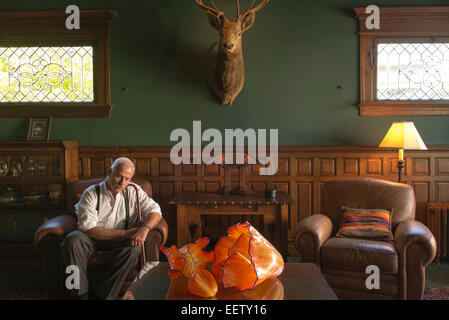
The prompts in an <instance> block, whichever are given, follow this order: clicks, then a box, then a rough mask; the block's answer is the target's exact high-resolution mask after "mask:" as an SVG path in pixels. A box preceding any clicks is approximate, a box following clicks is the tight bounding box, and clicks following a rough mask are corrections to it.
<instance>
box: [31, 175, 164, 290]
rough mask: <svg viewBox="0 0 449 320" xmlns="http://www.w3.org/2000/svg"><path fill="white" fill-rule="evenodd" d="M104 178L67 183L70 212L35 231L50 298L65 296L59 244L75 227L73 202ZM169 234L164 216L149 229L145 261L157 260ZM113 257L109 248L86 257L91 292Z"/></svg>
mask: <svg viewBox="0 0 449 320" xmlns="http://www.w3.org/2000/svg"><path fill="white" fill-rule="evenodd" d="M103 180H104V178H96V179H89V180H80V181H75V182H72V183H71V184H69V186H68V191H67V196H68V206H69V211H70V212H69V213H70V214H67V215H62V216H58V217H55V218H52V219H50V220H48V221H46V222H45V223H43V224H42V225H41V226H40V227H39V228H38V230H37V231H36V234H35V238H34V246H35V248H36V250H37V251H38V252H39V253H40V254H41V256H42V261H43V268H44V276H45V283H46V286H47V291H48V294H49V297H50V298H51V299H64V298H65V296H64V285H65V277H66V276H67V275H66V274H65V270H62V269H63V267H62V258H61V255H60V245H61V242H62V240H63V239H64V237H65V235H67V234H68V233H70V232H72V231H73V230H75V229H76V228H77V219H76V215H75V212H74V210H75V209H74V205H75V204H76V203H77V202H78V200H79V199H80V197H81V195H82V193H83V191H84V190H85V189H86V188H87V187H89V186H90V185H93V184H96V183H100V182H101V181H103ZM132 182H134V183H136V184H138V185H139V186H141V187H142V189H143V190H144V191H145V192H146V193H147V194H148V195H149V196H150V197H151V196H152V188H151V184H150V183H149V182H148V181H146V180H141V179H132ZM167 236H168V226H167V223H166V221H165V220H164V218H162V219H161V220H160V221H159V223H158V225H157V226H156V227H155V228H154V229H153V230H151V231H150V232H149V233H148V236H147V239H146V241H145V246H144V247H145V256H146V261H158V260H159V248H160V247H161V246H163V245H164V244H165V242H166V241H167ZM111 259H112V256H111V254H110V253H109V252H108V251H98V252H96V253H95V254H94V255H92V256H91V257H90V258H89V264H88V278H89V288H91V289H92V290H90V292H92V291H93V290H94V288H95V287H96V284H97V283H98V282H99V281H100V280H101V279H102V276H103V275H104V274H105V272H106V268H107V266H108V265H109V264H110V261H111ZM140 267H141V263H140V262H139V261H136V265H135V267H133V268H132V269H131V271H130V273H129V274H128V276H127V279H126V280H125V283H124V284H123V286H122V289H121V291H120V294H119V295H123V294H124V293H125V291H126V290H127V288H128V287H129V285H130V284H131V283H132V281H133V280H134V279H135V278H136V276H137V274H138V271H139V270H140Z"/></svg>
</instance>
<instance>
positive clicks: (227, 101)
mask: <svg viewBox="0 0 449 320" xmlns="http://www.w3.org/2000/svg"><path fill="white" fill-rule="evenodd" d="M268 1H269V0H263V1H262V2H260V3H259V4H258V5H257V6H256V7H254V3H255V2H256V0H253V1H252V2H251V4H250V5H249V7H248V8H247V9H246V10H245V11H244V12H243V13H242V14H240V3H239V0H236V4H237V17H236V18H235V19H234V20H233V21H230V20H229V19H228V18H226V16H225V14H224V12H223V11H221V10H220V9H218V8H217V6H216V5H215V3H214V1H213V0H210V3H211V4H212V6H213V7H210V6H207V5H205V4H204V3H203V0H195V2H196V3H197V4H198V5H199V6H200V7H201V8H203V9H204V10H206V13H207V16H208V18H209V24H210V25H211V26H212V27H214V28H215V29H217V30H218V33H219V34H220V43H219V47H218V56H217V63H216V65H215V70H214V90H215V93H216V94H217V97H218V98H219V99H220V101H221V103H222V105H229V106H230V105H232V102H233V101H234V99H235V98H236V97H237V95H238V94H239V93H240V91H241V90H242V88H243V83H244V81H245V68H244V63H243V53H242V34H243V32H245V31H246V30H248V29H249V28H251V26H252V25H253V24H254V21H255V18H256V12H257V11H259V10H260V9H262V8H263V7H264V6H265V5H266V4H267V3H268Z"/></svg>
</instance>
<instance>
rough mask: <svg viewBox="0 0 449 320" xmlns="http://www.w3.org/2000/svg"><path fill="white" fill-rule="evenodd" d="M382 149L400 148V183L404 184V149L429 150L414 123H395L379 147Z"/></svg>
mask: <svg viewBox="0 0 449 320" xmlns="http://www.w3.org/2000/svg"><path fill="white" fill-rule="evenodd" d="M379 147H380V148H399V160H398V171H399V173H398V174H399V182H402V169H403V168H404V149H408V150H427V147H426V145H425V144H424V142H423V141H422V139H421V137H420V135H419V133H418V131H417V130H416V128H415V125H414V124H413V122H405V121H403V122H393V124H392V125H391V127H390V130H388V132H387V134H386V135H385V137H384V139H383V140H382V142H381V143H380V145H379Z"/></svg>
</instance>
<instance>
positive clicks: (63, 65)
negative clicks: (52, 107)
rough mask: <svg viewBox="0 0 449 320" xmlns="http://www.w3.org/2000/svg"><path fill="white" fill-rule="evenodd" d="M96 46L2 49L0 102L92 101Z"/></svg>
mask: <svg viewBox="0 0 449 320" xmlns="http://www.w3.org/2000/svg"><path fill="white" fill-rule="evenodd" d="M93 78H94V70H93V47H91V46H80V47H0V103H15V102H22V103H26V102H93V101H94V79H93Z"/></svg>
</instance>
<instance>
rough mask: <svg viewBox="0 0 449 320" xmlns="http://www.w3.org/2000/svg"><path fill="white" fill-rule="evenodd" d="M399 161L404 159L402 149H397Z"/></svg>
mask: <svg viewBox="0 0 449 320" xmlns="http://www.w3.org/2000/svg"><path fill="white" fill-rule="evenodd" d="M399 161H404V149H399Z"/></svg>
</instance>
